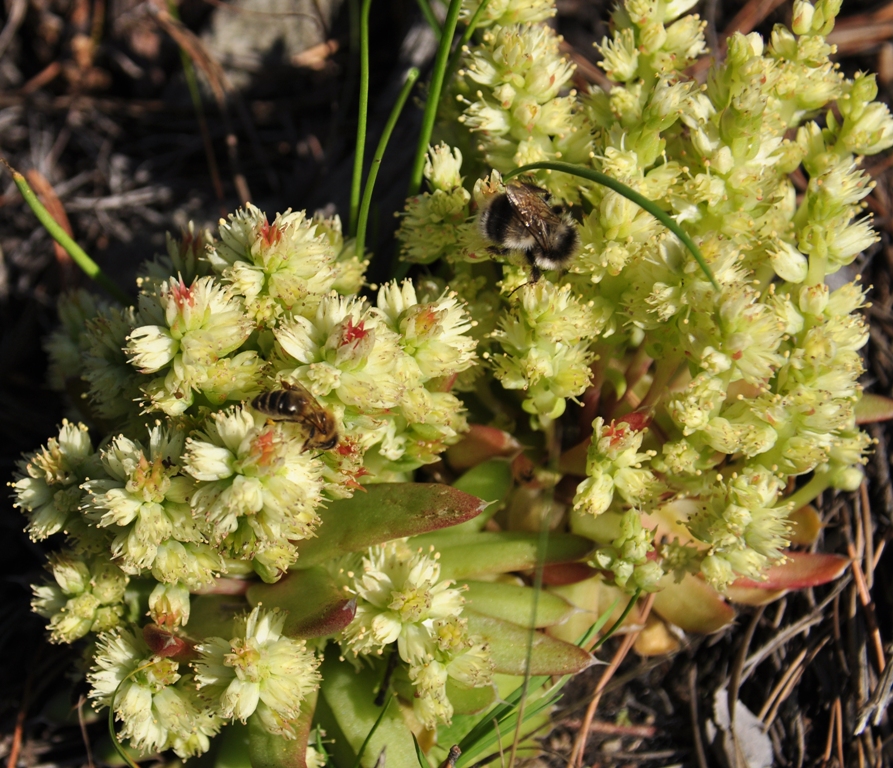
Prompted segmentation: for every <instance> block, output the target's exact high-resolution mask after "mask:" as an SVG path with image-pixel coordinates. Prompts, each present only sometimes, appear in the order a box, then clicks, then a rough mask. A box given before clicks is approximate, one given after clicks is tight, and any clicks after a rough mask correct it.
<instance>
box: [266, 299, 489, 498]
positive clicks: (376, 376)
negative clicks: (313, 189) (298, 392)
mask: <svg viewBox="0 0 893 768" xmlns="http://www.w3.org/2000/svg"><path fill="white" fill-rule="evenodd" d="M469 327H470V321H469V320H468V318H467V315H466V314H465V312H464V310H463V309H462V308H461V306H460V305H459V304H458V302H457V301H456V299H455V297H454V296H451V295H449V294H445V295H443V296H441V297H440V298H439V299H436V300H435V301H430V302H420V301H419V300H418V298H417V296H416V294H415V290H414V289H413V288H412V287H411V286H410V285H408V284H404V286H403V287H402V288H401V287H398V286H397V284H396V283H393V284H390V285H386V286H384V287H383V288H381V289H380V291H379V298H378V306H377V307H372V306H370V305H369V304H368V303H366V302H365V301H363V300H361V299H357V298H353V299H348V298H344V297H341V296H337V295H336V294H329V295H327V296H325V297H324V298H323V299H322V301H320V303H319V305H318V307H317V309H316V312H315V314H314V315H313V316H312V317H305V316H302V315H292V316H290V317H288V318H286V319H284V320H283V321H282V322H281V323H279V325H278V326H277V328H276V329H275V331H274V335H275V338H276V342H277V347H276V353H275V355H274V359H273V365H274V367H275V369H276V372H277V375H278V376H279V377H280V378H282V379H284V380H286V381H288V380H297V381H301V382H305V383H306V384H307V386H308V388H309V389H310V390H311V391H312V392H313V394H314V396H315V397H316V398H317V400H318V401H319V403H320V404H321V405H323V406H324V407H326V408H329V409H330V410H331V411H332V413H334V414H335V416H336V419H337V421H338V423H339V424H341V425H342V429H341V434H342V447H341V449H339V454H338V455H339V458H340V460H341V461H342V466H341V472H342V474H347V475H350V474H353V476H355V477H359V476H360V475H359V474H358V473H359V472H360V470H361V469H362V470H363V471H364V472H372V473H374V474H376V475H378V476H379V477H381V478H382V479H385V478H386V477H387V475H386V474H382V473H388V472H391V473H403V472H406V471H408V470H412V469H415V468H416V467H418V466H420V465H422V464H428V463H430V462H432V461H434V460H436V457H437V456H438V455H439V454H440V453H441V452H442V451H443V449H444V448H445V447H446V446H447V445H449V444H451V443H453V442H455V441H456V440H457V439H458V436H459V434H460V433H461V432H462V431H463V430H464V428H465V421H464V418H463V416H462V412H461V410H462V408H461V403H460V401H459V400H458V398H457V397H456V396H455V395H453V394H452V393H451V392H449V391H448V390H449V388H450V386H451V383H452V378H453V377H455V375H456V374H458V373H460V372H461V371H463V370H466V369H467V368H469V367H470V366H471V365H472V364H473V363H474V361H475V355H474V350H473V342H472V341H471V340H470V339H469V338H468V337H467V336H466V335H465V332H466V331H467V330H468V328H469ZM361 461H364V462H365V463H364V464H362V465H361V464H360V462H361ZM394 476H395V477H399V475H394ZM330 490H332V492H337V491H335V490H334V489H331V488H330Z"/></svg>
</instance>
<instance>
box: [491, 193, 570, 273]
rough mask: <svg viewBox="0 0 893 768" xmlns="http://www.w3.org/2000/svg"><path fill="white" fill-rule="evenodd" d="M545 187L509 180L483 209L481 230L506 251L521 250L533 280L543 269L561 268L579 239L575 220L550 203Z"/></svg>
mask: <svg viewBox="0 0 893 768" xmlns="http://www.w3.org/2000/svg"><path fill="white" fill-rule="evenodd" d="M545 195H546V191H545V190H543V189H540V188H539V187H536V186H534V185H533V184H524V183H520V182H511V183H509V184H506V186H505V192H504V193H502V194H499V195H496V196H495V197H494V198H493V199H492V200H491V201H490V203H489V205H488V206H487V207H486V208H485V209H484V211H483V212H482V213H481V218H480V226H481V232H482V234H483V235H484V237H486V238H487V239H489V240H492V241H493V242H494V243H498V244H499V246H500V248H501V249H502V250H503V251H507V250H512V251H521V253H523V254H524V258H525V259H527V263H528V264H529V265H530V281H531V282H533V283H535V282H536V281H537V280H539V279H540V277H542V274H543V270H544V269H561V268H562V267H564V266H565V265H566V264H567V263H568V262H569V261H570V260H571V259H572V258H573V256H574V253H575V252H576V250H577V247H578V246H579V244H580V239H579V237H578V235H577V228H576V225H575V224H574V220H573V219H572V218H571V217H570V215H569V214H568V213H567V211H566V210H565V209H564V208H563V207H562V206H560V205H549V203H548V202H547V200H546V197H545Z"/></svg>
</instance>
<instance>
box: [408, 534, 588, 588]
mask: <svg viewBox="0 0 893 768" xmlns="http://www.w3.org/2000/svg"><path fill="white" fill-rule="evenodd" d="M539 538H540V537H539V534H536V533H525V532H520V531H503V532H499V533H475V534H458V535H456V536H450V535H445V536H443V537H442V538H433V537H432V538H430V543H432V544H434V546H436V547H437V549H438V551H439V552H440V573H441V576H442V577H443V578H445V579H467V578H472V577H474V576H480V575H483V574H488V573H511V572H512V571H526V570H530V569H532V568H535V567H536V565H537V563H538V562H539V559H540V557H539V556H540V553H539ZM428 541H429V537H424V538H423V539H422V540H421V541H420V542H419V543H423V544H424V543H428ZM413 543H416V542H413ZM592 549H593V544H592V542H591V541H589V540H588V539H584V538H582V537H580V536H574V535H573V534H571V533H553V534H552V535H551V536H549V540H548V541H547V542H546V547H545V552H543V553H542V562H543V564H544V565H549V564H551V563H571V562H574V561H576V560H581V559H583V558H584V557H586V556H587V555H588V554H589V553H590V552H591V551H592Z"/></svg>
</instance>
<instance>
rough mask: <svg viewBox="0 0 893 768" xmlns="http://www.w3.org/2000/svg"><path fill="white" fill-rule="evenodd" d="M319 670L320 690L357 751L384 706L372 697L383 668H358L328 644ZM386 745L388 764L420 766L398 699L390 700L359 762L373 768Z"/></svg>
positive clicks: (400, 767) (390, 767)
mask: <svg viewBox="0 0 893 768" xmlns="http://www.w3.org/2000/svg"><path fill="white" fill-rule="evenodd" d="M320 671H321V672H322V680H323V681H322V686H321V688H320V690H321V692H322V695H323V697H324V698H325V700H326V703H327V704H328V708H329V711H330V714H331V715H332V717H334V719H335V721H336V722H337V724H338V727H339V729H340V731H341V733H342V735H343V736H344V738H345V740H346V741H347V743H348V744H349V745H350V748H351V750H353V753H354V754H356V753H357V752H359V750H360V747H361V746H362V745H363V742H364V741H365V740H366V736H368V735H369V732H370V731H371V730H372V729H373V727H374V726H375V722H376V720H378V718H379V715H381V709H382V708H381V707H377V706H375V703H374V701H373V699H374V698H375V689H376V688H377V687H378V685H379V683H380V682H381V671H380V670H377V671H376V670H375V669H370V668H368V667H363V668H362V669H360V670H359V671H355V670H354V668H353V667H352V666H351V665H350V664H345V663H343V662H340V661H338V649H337V648H334V647H330V648H329V653H327V654H326V659H325V661H324V662H323V664H322V668H321V670H320ZM384 747H387V758H386V759H387V768H418V761H417V760H416V753H415V746H414V744H413V741H412V732H411V731H410V730H409V727H408V726H407V725H406V722H405V721H404V719H403V716H402V715H401V714H400V707H399V706H398V704H397V702H396V700H391V701H390V704H389V705H388V709H387V712H385V715H384V717H383V718H382V719H381V722H380V723H379V724H378V727H377V728H376V729H375V733H373V734H372V737H371V738H370V739H369V743H368V744H367V745H366V749H365V751H364V752H363V755H362V759H361V761H360V764H361V765H362V766H364V768H374V766H375V763H376V760H378V756H379V754H381V750H382V748H384ZM337 764H339V765H340V763H337ZM345 765H350V763H345Z"/></svg>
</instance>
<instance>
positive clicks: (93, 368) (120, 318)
mask: <svg viewBox="0 0 893 768" xmlns="http://www.w3.org/2000/svg"><path fill="white" fill-rule="evenodd" d="M136 322H137V320H136V313H135V311H134V309H133V307H127V308H125V309H119V308H117V307H110V308H109V309H107V310H104V311H101V312H98V313H97V314H96V315H94V316H93V317H92V318H90V319H89V320H88V321H87V322H86V348H85V350H84V356H83V379H84V380H85V381H86V382H87V383H88V384H89V387H90V388H89V390H88V392H87V396H88V398H89V400H90V405H91V406H92V407H93V408H95V410H96V413H97V415H99V416H101V417H102V418H105V419H109V420H112V421H115V422H118V421H119V420H127V419H131V420H132V419H134V418H136V417H137V416H138V414H139V411H140V407H139V401H140V400H141V399H142V398H143V393H142V390H141V389H140V385H141V384H142V383H143V377H142V376H140V375H139V373H137V372H136V371H134V370H133V367H132V366H131V365H129V363H128V360H127V354H126V353H125V347H126V345H127V339H128V336H129V335H130V332H131V331H132V330H133V329H134V327H135V326H136Z"/></svg>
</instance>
